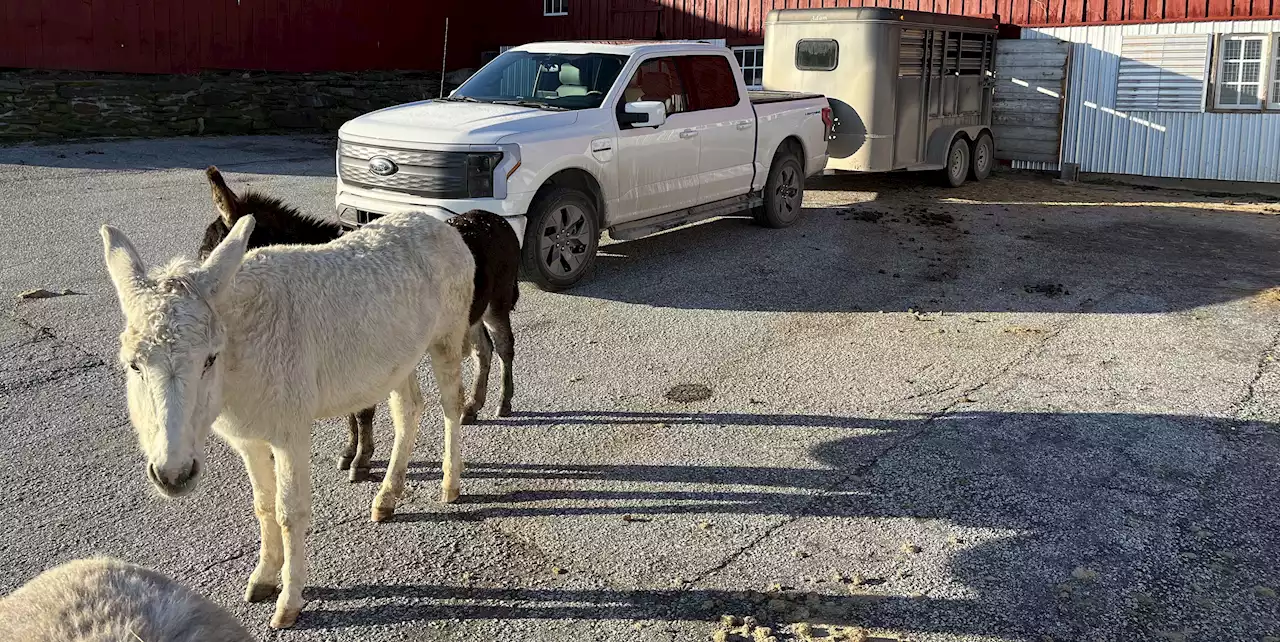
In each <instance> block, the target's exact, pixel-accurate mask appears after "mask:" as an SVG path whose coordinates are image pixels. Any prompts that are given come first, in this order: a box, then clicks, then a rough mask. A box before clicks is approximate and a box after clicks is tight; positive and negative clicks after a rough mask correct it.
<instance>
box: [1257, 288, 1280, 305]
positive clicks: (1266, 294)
mask: <svg viewBox="0 0 1280 642" xmlns="http://www.w3.org/2000/svg"><path fill="white" fill-rule="evenodd" d="M1253 300H1254V301H1256V302H1258V303H1262V304H1264V305H1276V304H1280V286H1278V287H1274V288H1267V289H1265V290H1263V291H1261V292H1259V293H1257V294H1255V295H1253Z"/></svg>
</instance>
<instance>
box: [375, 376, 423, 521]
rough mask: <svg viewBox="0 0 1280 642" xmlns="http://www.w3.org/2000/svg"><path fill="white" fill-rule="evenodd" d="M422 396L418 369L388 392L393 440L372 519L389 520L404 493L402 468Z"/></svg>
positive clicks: (406, 462)
mask: <svg viewBox="0 0 1280 642" xmlns="http://www.w3.org/2000/svg"><path fill="white" fill-rule="evenodd" d="M426 405H427V404H426V402H425V401H423V399H422V386H421V385H420V384H419V383H418V372H417V371H416V370H413V371H410V372H409V376H408V377H405V380H404V381H403V382H401V383H400V385H399V387H397V388H396V389H395V390H394V391H393V392H392V393H391V399H390V403H389V404H388V406H389V407H390V408H391V423H392V424H394V425H395V427H396V439H395V443H394V444H392V446H391V460H390V461H388V462H387V474H386V475H385V476H384V477H383V478H382V488H379V489H378V494H377V496H375V497H374V498H373V510H372V517H373V521H375V522H382V521H386V520H387V519H390V518H391V516H392V515H393V514H395V512H396V500H398V499H400V496H401V495H403V494H404V474H405V468H407V467H408V465H409V456H410V455H412V454H413V443H414V442H415V441H417V439H418V424H419V423H421V421H422V411H423V409H424V408H425V407H426Z"/></svg>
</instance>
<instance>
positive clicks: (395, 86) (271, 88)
mask: <svg viewBox="0 0 1280 642" xmlns="http://www.w3.org/2000/svg"><path fill="white" fill-rule="evenodd" d="M452 88H453V85H446V88H445V91H446V92H447V91H449V90H450V89H452ZM439 93H440V74H439V73H431V72H414V71H409V72H359V73H345V72H328V73H305V74H303V73H273V72H230V71H227V72H221V71H219V72H204V73H200V74H193V75H146V74H108V73H87V72H66V71H36V70H0V141H10V142H13V141H23V140H39V139H65V138H97V137H114V136H135V137H136V136H187V135H200V134H264V133H290V132H296V133H322V132H333V131H336V130H337V129H338V127H340V126H341V125H342V123H344V122H346V121H348V120H350V119H351V118H354V117H356V116H359V115H360V114H363V113H366V112H370V111H373V110H375V109H380V108H383V107H389V106H391V105H398V104H401V103H407V102H412V101H415V100H422V99H424V98H432V97H435V96H438V95H439Z"/></svg>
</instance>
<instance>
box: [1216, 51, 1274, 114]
mask: <svg viewBox="0 0 1280 642" xmlns="http://www.w3.org/2000/svg"><path fill="white" fill-rule="evenodd" d="M1268 40H1270V38H1268V37H1267V36H1259V35H1244V36H1236V35H1230V36H1223V37H1222V48H1221V50H1219V53H1218V100H1217V102H1216V104H1217V106H1218V107H1219V108H1220V109H1259V108H1261V107H1262V94H1263V86H1264V81H1263V79H1264V78H1267V77H1268V76H1267V75H1265V72H1266V67H1267V62H1268V61H1267V53H1268V52H1267V50H1268V49H1270V47H1268V46H1267V45H1268V44H1270V43H1269V42H1268Z"/></svg>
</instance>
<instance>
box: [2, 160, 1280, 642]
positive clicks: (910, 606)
mask: <svg viewBox="0 0 1280 642" xmlns="http://www.w3.org/2000/svg"><path fill="white" fill-rule="evenodd" d="M210 164H216V165H218V166H219V167H220V168H221V169H222V170H223V172H224V173H225V174H226V176H227V178H228V180H229V182H230V183H231V184H232V186H233V188H236V189H243V188H244V187H246V186H251V187H254V188H257V189H261V190H264V191H266V192H269V193H270V194H272V195H277V196H280V197H282V198H284V199H285V200H286V201H288V202H290V203H293V204H296V205H298V206H300V207H301V208H302V209H303V210H304V211H307V212H311V213H315V214H317V215H322V216H331V215H332V209H333V206H332V204H333V189H334V181H333V178H332V165H333V141H332V140H328V139H308V138H284V137H254V138H204V139H175V140H157V141H125V142H91V143H77V144H64V145H54V146H35V147H27V146H20V147H8V148H0V224H2V225H0V235H3V236H0V239H3V240H2V241H0V305H2V306H3V308H4V309H3V312H4V314H3V315H0V462H3V463H0V530H2V531H3V532H4V536H3V538H0V569H4V570H3V571H0V593H3V592H8V591H10V590H12V589H13V588H16V587H17V586H18V585H20V584H21V583H22V582H25V581H26V580H27V579H30V578H31V577H33V576H34V575H35V574H37V573H39V572H40V571H41V570H43V569H46V568H48V567H51V566H53V565H55V564H57V563H60V562H62V561H66V560H69V559H73V558H77V557H84V556H87V555H93V554H109V555H114V556H117V557H121V558H123V559H126V560H129V561H133V562H137V563H140V564H145V565H148V566H151V567H154V568H156V569H158V570H160V571H163V572H165V573H167V574H169V575H171V576H173V577H175V578H177V579H179V580H181V581H183V582H185V583H187V584H188V585H190V586H192V587H193V588H195V589H196V590H198V591H200V592H201V593H202V594H204V595H207V596H209V597H210V598H211V599H213V600H215V601H216V602H218V603H220V604H222V605H224V606H226V607H227V608H229V609H231V610H232V611H233V612H234V613H235V614H236V615H237V616H239V617H240V618H241V619H242V620H243V621H244V622H245V623H246V624H247V625H248V626H249V627H250V629H251V630H252V631H253V632H254V633H255V634H256V635H258V636H260V638H261V639H263V640H276V639H279V640H372V641H381V640H466V641H469V640H476V641H492V640H548V641H552V640H554V641H559V640H565V641H582V640H602V641H604V640H607V641H613V640H646V641H647V640H681V641H683V640H706V639H724V640H732V639H757V640H764V639H766V638H767V637H768V636H769V635H772V636H774V637H776V638H777V639H778V640H779V642H781V641H784V640H806V639H846V640H854V639H859V637H860V636H862V635H864V634H866V635H871V636H873V637H880V638H887V639H910V640H917V641H932V640H1034V641H1036V642H1041V641H1045V640H1058V641H1067V640H1089V641H1091V642H1092V641H1097V642H1101V641H1117V642H1118V641H1125V642H1128V641H1132V640H1165V641H1170V642H1196V641H1201V640H1204V641H1209V640H1213V641H1224V640H1242V641H1243V640H1251V641H1255V642H1263V641H1266V642H1275V641H1276V640H1277V639H1280V599H1278V598H1277V594H1276V591H1278V590H1280V555H1278V554H1277V553H1278V552H1280V509H1278V507H1280V423H1277V422H1280V365H1277V363H1276V361H1275V358H1276V356H1277V353H1278V351H1277V341H1278V340H1280V323H1278V321H1280V290H1276V289H1273V288H1275V287H1276V286H1277V285H1280V258H1278V257H1280V217H1277V214H1280V205H1277V204H1276V203H1273V202H1268V201H1266V200H1265V199H1261V200H1260V199H1250V198H1248V197H1230V196H1223V195H1215V194H1212V193H1206V192H1199V193H1196V192H1180V191H1169V190H1158V189H1149V188H1128V187H1109V186H1097V185H1064V184H1061V183H1058V182H1054V181H1052V180H1049V179H1047V178H1043V177H1039V176H1027V175H1019V174H998V175H997V176H995V177H993V178H992V179H991V180H989V181H987V182H984V183H981V184H976V185H972V184H971V185H966V186H965V187H962V188H960V189H955V190H950V189H943V188H940V187H935V186H934V184H933V183H931V182H930V181H929V179H928V177H925V176H917V175H905V176H892V177H889V176H857V177H836V178H823V179H820V180H815V181H812V182H811V183H810V185H809V192H808V194H807V198H806V205H807V206H808V208H809V209H808V210H807V212H806V214H805V218H804V220H803V221H802V222H801V223H800V224H798V225H796V226H795V227H793V228H790V229H786V230H767V229H763V228H759V227H755V226H753V225H751V224H749V223H748V222H746V221H744V220H741V219H733V218H729V219H722V220H717V221H712V222H709V223H705V224H702V225H698V226H695V227H692V228H688V229H682V230H675V231H671V232H668V233H665V234H662V235H660V236H657V237H651V238H648V239H642V240H639V241H634V242H625V243H606V244H604V245H603V246H602V248H601V256H600V259H599V262H598V264H597V269H596V271H595V274H594V275H593V277H592V278H591V280H590V281H588V282H586V283H584V284H582V285H581V286H580V287H579V288H577V289H575V290H573V291H570V292H567V293H562V294H547V293H542V292H539V291H536V290H534V289H532V288H530V287H528V286H522V288H523V289H522V296H521V300H520V305H519V308H518V309H517V312H516V314H515V315H514V318H513V321H514V325H515V334H516V348H517V356H516V377H515V380H516V394H515V400H514V407H515V410H516V413H515V415H514V416H512V417H509V418H505V419H496V418H494V417H493V414H492V413H493V406H492V404H493V400H494V399H496V396H495V395H490V404H491V405H490V407H489V408H487V409H486V411H485V413H484V414H483V415H482V421H481V422H480V423H479V424H478V425H475V426H470V427H467V428H466V429H465V431H464V447H463V451H464V460H465V461H466V468H465V471H464V477H463V499H462V501H461V502H460V503H458V504H456V505H450V506H445V505H441V504H439V503H437V501H436V499H437V496H438V492H437V487H438V483H439V463H438V462H439V452H440V448H441V438H440V426H441V419H440V416H439V412H438V410H435V406H434V405H433V404H434V401H433V400H434V392H433V391H434V386H433V384H432V383H431V375H430V371H429V369H428V368H421V369H420V373H421V376H422V378H423V381H424V382H425V384H426V386H427V388H426V391H427V396H428V401H429V406H428V412H427V415H426V418H425V419H424V425H423V430H422V432H421V433H420V437H419V441H418V444H417V449H416V451H415V456H414V459H413V461H412V462H411V464H410V491H409V495H408V497H407V499H406V500H405V501H404V502H403V503H402V505H401V508H400V510H399V512H398V513H397V515H396V517H395V519H393V520H392V521H390V522H388V523H385V524H373V523H370V522H369V519H368V515H369V505H370V503H371V501H372V500H373V496H374V493H375V492H376V488H377V486H376V483H375V482H369V483H363V484H349V483H347V482H346V481H345V476H344V475H343V474H342V473H340V472H339V471H338V470H337V469H336V465H335V459H336V456H337V455H338V454H339V451H340V448H341V445H342V443H343V441H344V439H345V434H346V427H345V422H344V420H326V421H321V422H318V423H317V425H316V427H315V430H314V445H313V450H312V464H313V472H314V479H315V519H314V522H313V532H312V534H311V539H310V555H311V565H312V572H311V578H310V581H309V586H308V588H307V590H306V592H305V593H304V597H305V599H306V601H307V603H306V606H305V608H304V611H303V613H302V617H301V619H300V620H299V623H298V626H297V628H295V629H293V630H289V631H282V632H273V631H271V630H269V629H268V628H267V626H266V624H267V621H268V619H269V618H270V614H271V609H272V605H271V604H255V605H250V604H245V603H243V602H242V601H241V599H240V596H241V594H242V592H243V589H244V583H245V581H246V579H247V578H248V575H249V572H250V570H252V567H253V565H254V562H255V558H256V552H257V534H258V531H257V526H256V523H255V520H254V517H253V512H252V508H251V502H250V492H249V485H248V480H247V478H246V475H245V473H244V471H243V468H242V466H241V464H240V462H239V460H238V458H236V457H234V455H233V454H232V453H231V452H230V451H229V449H228V448H227V447H226V446H224V445H222V444H221V443H218V442H217V441H216V440H214V441H211V442H210V444H209V446H208V447H209V449H210V457H209V464H208V474H207V476H206V477H205V478H204V479H203V481H202V482H201V486H200V488H199V489H198V490H197V491H196V492H195V493H194V494H193V495H192V496H189V497H186V498H183V499H180V500H173V501H166V500H163V499H161V498H160V497H159V496H158V494H157V493H156V492H154V491H153V490H152V489H151V488H150V487H149V485H148V483H147V481H146V478H145V476H144V474H143V467H142V466H143V459H142V456H141V454H140V451H139V449H138V447H137V444H136V440H135V438H134V435H133V431H132V429H131V428H130V426H129V423H128V419H127V416H126V409H125V397H124V390H123V381H124V377H123V374H122V370H121V368H120V366H119V365H118V363H117V360H116V356H115V355H116V350H117V348H118V343H117V337H118V334H119V332H120V330H121V329H122V319H121V315H120V312H119V309H118V307H117V304H116V300H115V297H114V293H113V292H112V290H111V287H110V284H109V282H108V280H107V276H106V271H105V269H104V268H103V265H102V258H101V240H100V238H99V235H98V228H99V226H101V225H102V224H103V223H110V224H113V225H115V226H117V227H120V228H121V229H123V230H124V231H125V232H126V233H128V234H129V235H130V237H131V238H132V239H133V240H134V242H135V244H137V245H138V247H139V249H140V251H141V252H142V254H143V255H144V257H145V258H146V260H147V261H148V262H149V263H152V264H154V263H156V262H160V261H163V260H167V259H169V258H171V257H173V256H175V255H178V254H185V255H188V256H193V255H194V254H195V252H196V250H197V249H198V246H199V242H200V240H201V236H202V234H203V229H204V226H205V225H206V224H207V223H208V222H209V221H210V220H212V218H213V216H214V211H213V207H212V205H211V203H210V200H209V195H208V190H207V187H206V184H205V181H204V177H203V174H202V170H203V168H204V167H205V166H206V165H210ZM36 288H45V289H47V290H49V291H50V292H54V293H62V292H63V290H70V291H71V293H70V294H67V295H65V296H56V297H52V298H43V299H19V298H18V294H19V293H21V292H23V291H27V290H31V289H36ZM493 383H494V385H495V386H496V384H497V381H496V380H495V381H494V382H493ZM677 386H685V387H684V388H682V389H681V391H683V392H686V393H687V392H690V391H693V392H695V393H700V394H692V395H688V394H686V395H683V396H682V395H680V394H670V393H672V389H673V388H675V387H677ZM677 392H680V391H677ZM377 421H378V427H377V453H376V454H375V457H374V459H375V461H376V462H377V468H376V469H375V477H378V478H380V474H381V470H382V467H383V466H384V465H385V459H386V455H387V453H388V452H389V451H390V444H391V431H390V426H389V422H388V417H387V413H386V409H385V407H381V408H380V409H379V412H378V419H377ZM722 616H728V618H727V619H726V620H725V621H724V622H721V620H722ZM748 616H749V617H751V618H754V623H755V624H756V625H757V626H767V627H768V628H769V631H768V632H767V633H765V632H761V633H756V632H754V631H753V630H748V629H749V627H748V626H746V625H749V624H751V623H752V622H750V621H749V622H747V623H746V625H744V622H743V620H742V619H741V618H743V617H748ZM734 636H754V637H734ZM1268 636H1270V637H1268ZM148 642H150V641H148Z"/></svg>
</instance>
